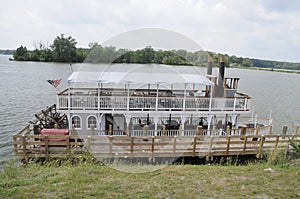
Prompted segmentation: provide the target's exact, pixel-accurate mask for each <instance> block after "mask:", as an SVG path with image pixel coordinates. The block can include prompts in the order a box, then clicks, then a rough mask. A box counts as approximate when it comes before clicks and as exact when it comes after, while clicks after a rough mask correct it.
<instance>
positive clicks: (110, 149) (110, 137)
mask: <svg viewBox="0 0 300 199" xmlns="http://www.w3.org/2000/svg"><path fill="white" fill-rule="evenodd" d="M112 147H113V137H112V136H109V155H110V158H112Z"/></svg>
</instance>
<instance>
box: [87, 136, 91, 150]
mask: <svg viewBox="0 0 300 199" xmlns="http://www.w3.org/2000/svg"><path fill="white" fill-rule="evenodd" d="M91 139H92V137H91V136H90V135H89V136H88V139H87V147H86V148H87V149H88V150H89V151H90V152H91Z"/></svg>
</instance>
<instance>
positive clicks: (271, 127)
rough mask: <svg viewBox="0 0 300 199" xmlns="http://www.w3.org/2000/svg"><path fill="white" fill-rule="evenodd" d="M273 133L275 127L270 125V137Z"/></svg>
mask: <svg viewBox="0 0 300 199" xmlns="http://www.w3.org/2000/svg"><path fill="white" fill-rule="evenodd" d="M272 131H273V126H272V125H270V127H269V135H272Z"/></svg>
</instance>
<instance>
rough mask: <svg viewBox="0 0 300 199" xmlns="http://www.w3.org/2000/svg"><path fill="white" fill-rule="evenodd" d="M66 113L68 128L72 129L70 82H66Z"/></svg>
mask: <svg viewBox="0 0 300 199" xmlns="http://www.w3.org/2000/svg"><path fill="white" fill-rule="evenodd" d="M68 86H69V88H68V113H67V117H68V122H69V130H70V131H71V130H72V120H71V85H70V82H68Z"/></svg>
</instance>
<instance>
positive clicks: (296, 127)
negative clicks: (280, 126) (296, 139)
mask: <svg viewBox="0 0 300 199" xmlns="http://www.w3.org/2000/svg"><path fill="white" fill-rule="evenodd" d="M298 132H299V126H295V135H298Z"/></svg>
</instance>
